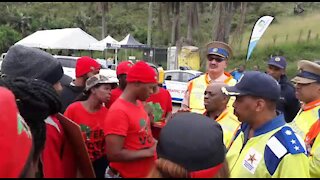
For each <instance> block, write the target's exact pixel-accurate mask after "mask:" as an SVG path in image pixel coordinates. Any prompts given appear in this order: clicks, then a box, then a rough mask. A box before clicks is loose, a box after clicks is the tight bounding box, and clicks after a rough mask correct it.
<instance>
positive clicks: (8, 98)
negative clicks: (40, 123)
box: [0, 87, 32, 178]
mask: <svg viewBox="0 0 320 180" xmlns="http://www.w3.org/2000/svg"><path fill="white" fill-rule="evenodd" d="M0 124H1V126H0V132H1V133H0V144H1V148H0V159H1V161H0V169H1V171H0V178H4V177H6V178H18V177H19V176H20V174H21V172H22V171H23V169H24V167H25V165H26V163H27V161H28V160H29V157H30V155H31V151H32V136H31V132H30V130H29V127H28V125H27V124H26V123H25V121H24V120H23V118H22V117H21V116H20V115H19V112H18V108H17V105H16V101H15V97H14V95H13V94H12V92H11V91H9V90H8V89H5V88H2V87H0Z"/></svg>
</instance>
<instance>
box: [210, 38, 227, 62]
mask: <svg viewBox="0 0 320 180" xmlns="http://www.w3.org/2000/svg"><path fill="white" fill-rule="evenodd" d="M210 54H214V55H218V56H222V57H225V58H228V59H230V58H231V57H232V49H231V47H230V46H229V45H228V44H226V43H224V42H220V41H213V42H211V43H208V44H207V55H210Z"/></svg>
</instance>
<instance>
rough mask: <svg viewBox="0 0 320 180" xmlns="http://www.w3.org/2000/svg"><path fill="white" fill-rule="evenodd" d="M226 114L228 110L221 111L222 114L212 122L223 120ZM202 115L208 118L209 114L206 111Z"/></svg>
mask: <svg viewBox="0 0 320 180" xmlns="http://www.w3.org/2000/svg"><path fill="white" fill-rule="evenodd" d="M227 114H228V109H227V108H226V109H225V110H223V111H222V113H221V114H220V115H219V116H218V117H217V118H215V119H214V120H215V121H217V122H218V121H220V120H221V119H223V118H224V117H225V116H226V115H227ZM203 115H205V116H207V117H209V118H210V114H209V113H208V111H207V110H206V111H205V112H204V113H203Z"/></svg>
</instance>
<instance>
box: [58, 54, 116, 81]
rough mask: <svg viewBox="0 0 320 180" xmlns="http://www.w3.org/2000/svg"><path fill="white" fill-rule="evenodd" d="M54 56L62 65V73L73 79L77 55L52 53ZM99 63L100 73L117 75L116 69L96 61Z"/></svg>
mask: <svg viewBox="0 0 320 180" xmlns="http://www.w3.org/2000/svg"><path fill="white" fill-rule="evenodd" d="M54 57H55V58H57V59H58V60H59V61H60V62H61V65H62V67H63V71H64V74H66V75H68V76H70V77H72V78H73V79H75V78H76V75H75V74H76V69H75V68H76V62H77V59H78V58H79V57H73V56H58V55H54ZM97 62H98V63H100V64H101V69H100V74H102V75H105V76H111V77H115V78H116V77H117V74H116V71H115V70H112V69H108V68H107V67H106V65H105V64H103V62H102V61H101V60H100V61H97Z"/></svg>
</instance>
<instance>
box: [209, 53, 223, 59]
mask: <svg viewBox="0 0 320 180" xmlns="http://www.w3.org/2000/svg"><path fill="white" fill-rule="evenodd" d="M207 55H217V56H221V57H224V58H225V56H224V55H222V54H219V53H215V52H211V53H208V54H207Z"/></svg>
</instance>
